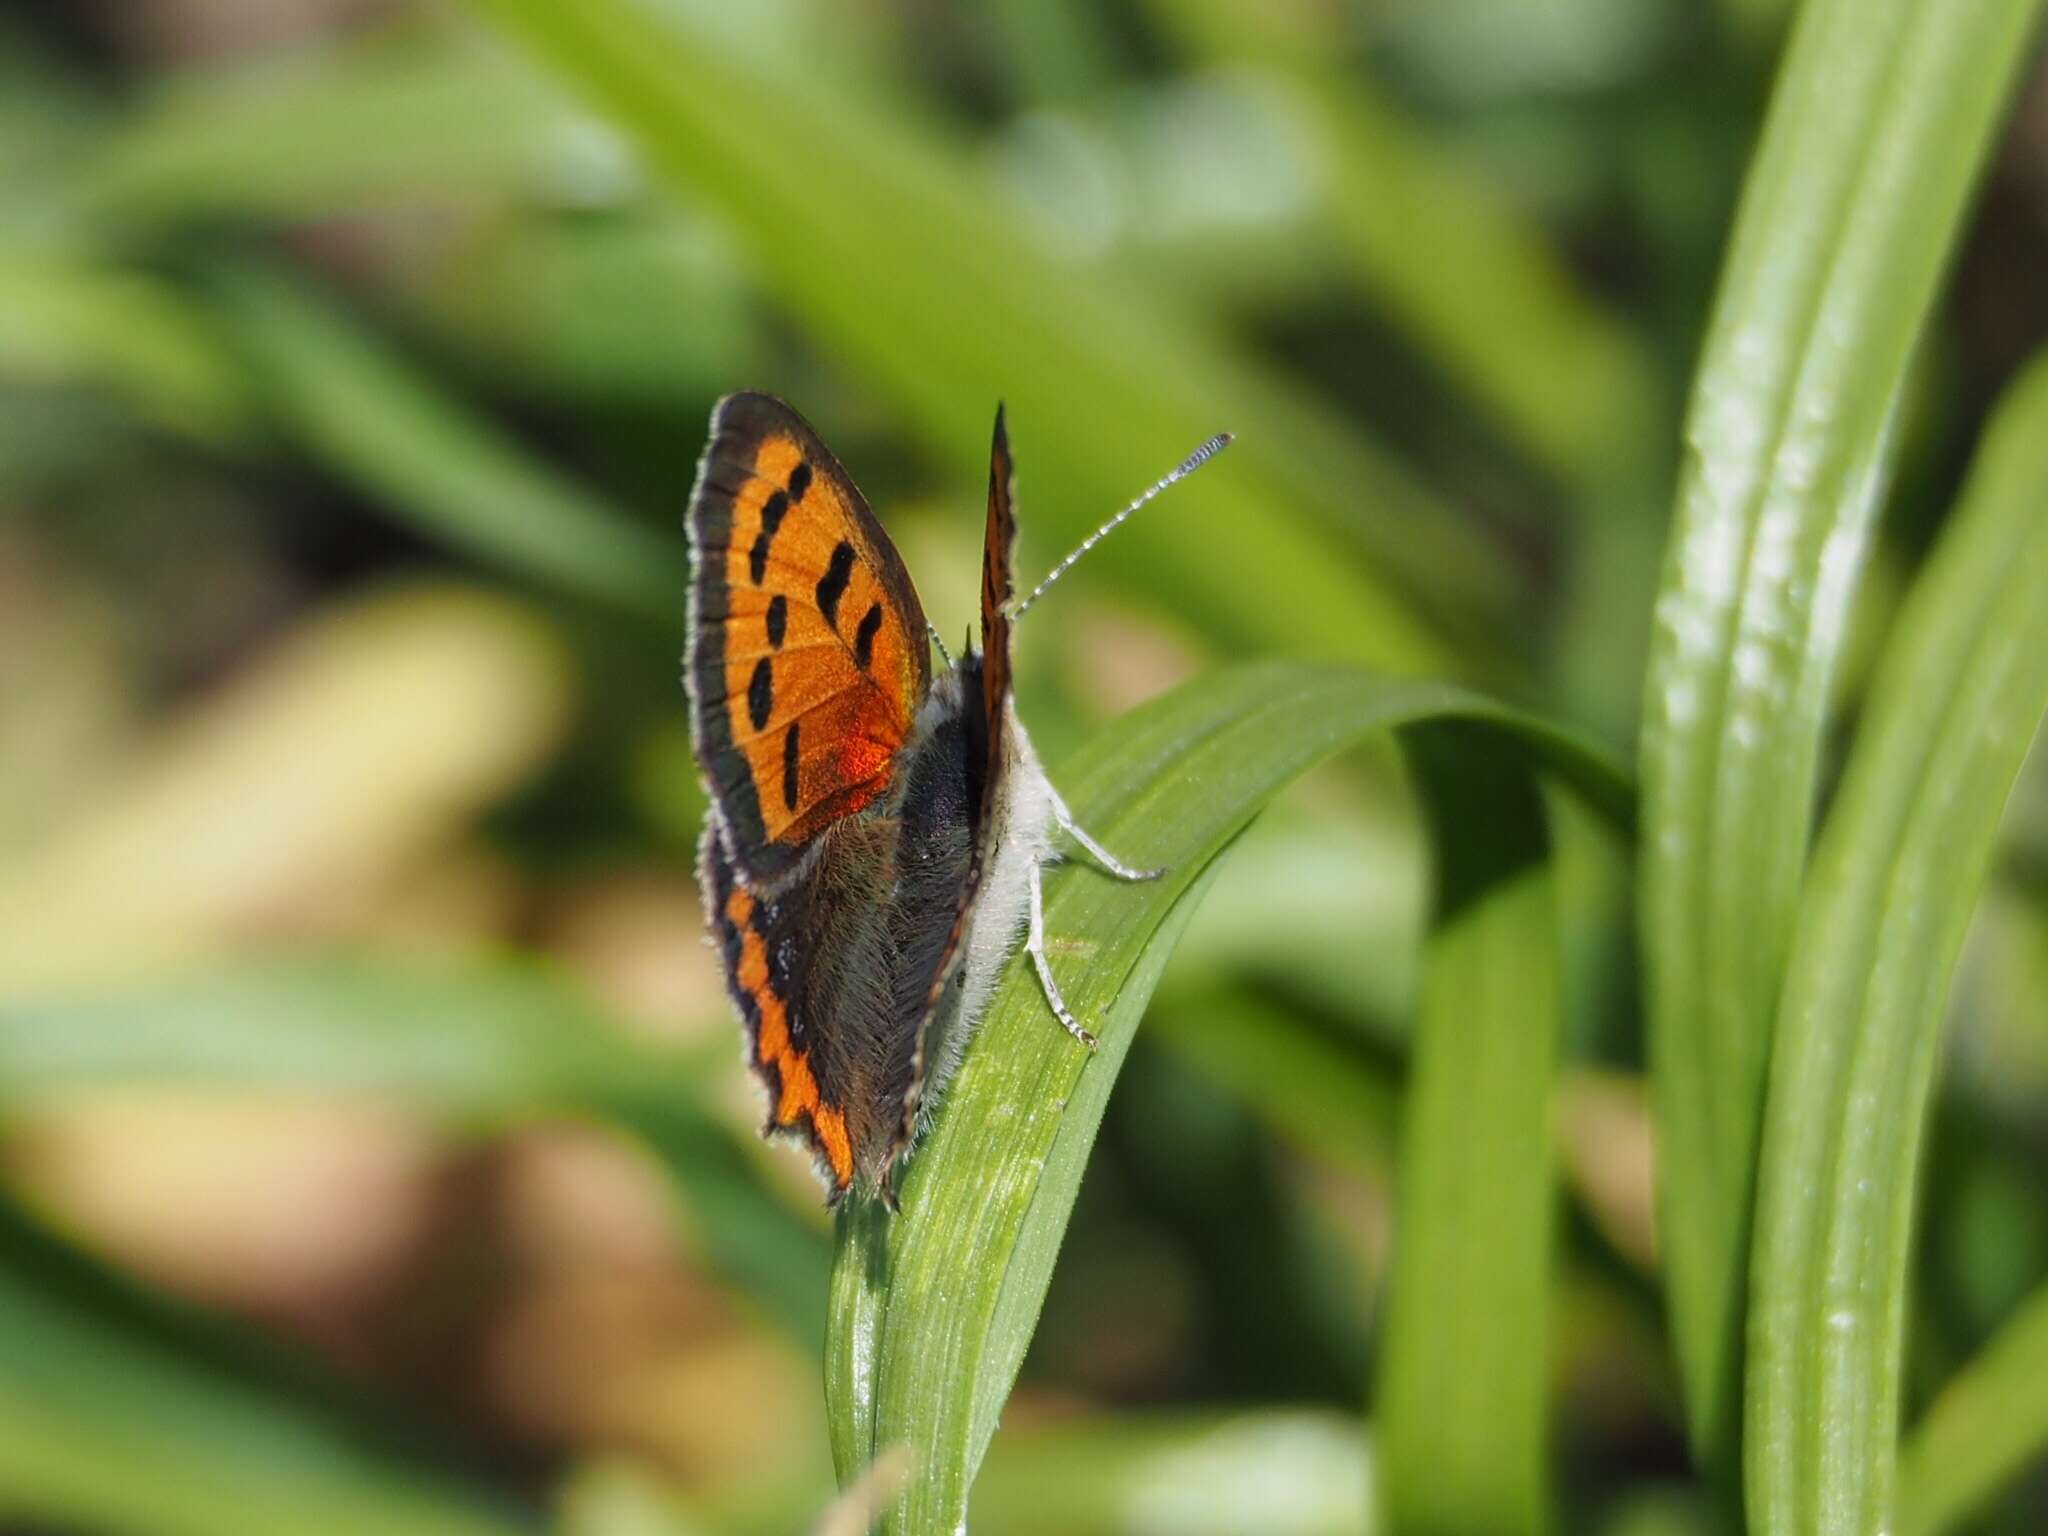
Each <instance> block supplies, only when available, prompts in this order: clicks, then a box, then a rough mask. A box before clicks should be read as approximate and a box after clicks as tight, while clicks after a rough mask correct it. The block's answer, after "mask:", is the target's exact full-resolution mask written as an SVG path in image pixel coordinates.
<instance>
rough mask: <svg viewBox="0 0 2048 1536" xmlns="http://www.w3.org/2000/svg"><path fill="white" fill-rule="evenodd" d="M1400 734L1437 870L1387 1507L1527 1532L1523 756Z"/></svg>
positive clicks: (1532, 1328)
mask: <svg viewBox="0 0 2048 1536" xmlns="http://www.w3.org/2000/svg"><path fill="white" fill-rule="evenodd" d="M1408 743H1409V757H1410V760H1411V762H1413V764H1414V765H1415V770H1416V780H1417V783H1418V785H1419V787H1420V789H1421V795H1422V802H1423V806H1424V811H1425V817H1426V819H1427V821H1428V823H1429V827H1430V833H1431V842H1432V845H1433V847H1434V848H1435V850H1436V857H1437V880H1436V896H1435V902H1434V911H1433V913H1432V920H1431V924H1430V930H1429V935H1428V937H1427V938H1426V939H1425V941H1424V946H1423V969H1422V977H1423V980H1422V1006H1421V1016H1420V1019H1419V1021H1418V1024H1417V1029H1416V1037H1415V1048H1414V1053H1413V1057H1412V1060H1411V1063H1410V1069H1409V1071H1410V1077H1409V1085H1408V1092H1407V1096H1406V1100H1405V1104H1406V1124H1405V1125H1404V1127H1403V1130H1402V1138H1401V1148H1402V1151H1401V1166H1400V1178H1399V1186H1398V1191H1397V1196H1396V1206H1395V1220H1396V1227H1395V1240H1394V1263H1393V1271H1392V1274H1391V1275H1390V1277H1389V1280H1388V1295H1387V1313H1386V1321H1385V1324H1384V1329H1383V1344H1382V1353H1381V1357H1380V1375H1379V1391H1378V1400H1377V1406H1376V1412H1375V1415H1374V1417H1375V1419H1376V1421H1377V1423H1378V1425H1379V1430H1380V1445H1381V1450H1382V1460H1381V1467H1382V1491H1383V1497H1384V1499H1385V1505H1384V1508H1385V1511H1386V1515H1387V1525H1388V1528H1389V1529H1391V1530H1395V1531H1401V1532H1410V1533H1415V1536H1455V1533H1468V1536H1532V1533H1535V1532H1539V1531H1541V1530H1542V1529H1543V1528H1544V1524H1545V1521H1546V1519H1547V1517H1548V1507H1549V1493H1548V1477H1547V1470H1546V1463H1547V1457H1546V1454H1545V1451H1546V1441H1545V1430H1546V1423H1545V1414H1544V1409H1545V1405H1546V1401H1547V1395H1548V1394H1547V1386H1548V1381H1549V1373H1550V1362H1549V1351H1548V1349H1547V1347H1546V1346H1547V1340H1548V1337H1549V1328H1548V1326H1547V1313H1548V1310H1549V1304H1550V1290H1549V1280H1550V1250H1551V1235H1552V1227H1553V1224H1554V1206H1555V1190H1554V1182H1553V1170H1552V1158H1551V1151H1550V1142H1551V1135H1550V1100H1551V1088H1552V1084H1553V1082H1554V1079H1555V1075H1556V1054H1557V1033H1558V1017H1559V1012H1560V1005H1559V977H1558V931H1557V908H1556V901H1555V894H1554V891H1553V888H1552V877H1551V865H1550V847H1549V839H1548V837H1547V836H1546V833H1545V829H1544V810H1543V803H1542V798H1541V795H1540V794H1539V792H1538V789H1537V785H1536V783H1535V780H1534V779H1533V777H1532V776H1531V775H1530V773H1529V771H1528V765H1527V764H1526V763H1525V762H1518V761H1516V760H1515V759H1514V757H1512V756H1510V755H1508V754H1505V753H1503V752H1501V751H1500V750H1499V745H1498V743H1496V742H1493V741H1489V740H1488V739H1487V737H1486V736H1485V734H1483V733H1481V732H1478V731H1475V730H1473V729H1472V728H1471V727H1469V726H1464V727H1454V726H1436V727H1432V728H1428V729H1423V730H1416V731H1411V732H1409V733H1408Z"/></svg>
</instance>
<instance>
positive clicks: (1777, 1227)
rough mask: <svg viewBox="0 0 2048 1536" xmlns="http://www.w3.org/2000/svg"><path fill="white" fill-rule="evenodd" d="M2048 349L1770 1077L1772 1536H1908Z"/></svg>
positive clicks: (1882, 738) (1759, 1301) (1762, 1358)
mask: <svg viewBox="0 0 2048 1536" xmlns="http://www.w3.org/2000/svg"><path fill="white" fill-rule="evenodd" d="M2043 486H2048V355H2044V356H2043V357H2042V358H2041V359H2039V360H2037V361H2036V362H2035V363H2034V364H2033V365H2031V367H2030V368H2029V369H2028V371H2027V373H2026V374H2025V375H2024V376H2023V377H2022V379H2021V380H2020V381H2019V382H2018V383H2017V384H2015V385H2014V386H2013V387H2012V389H2011V390H2010V391H2009V392H2008V394H2007V396H2006V399H2005V401H2004V402H2003V403H2002V404H2001V406H2000V407H1999V409H1998V411H1997V413H1996V415H1995V416H1994V418H1993V420H1992V424H1991V426H1990V428H1989V429H1988V431H1987V433H1986V436H1985V440H1984V443H1983V445H1982V447H1981V449H1980V450H1979V453H1978V456H1977V460H1976V462H1975V464H1974V465H1973V466H1972V468H1971V471H1970V475H1969V479H1968V481H1967V483H1966V485H1965V487H1964V491H1963V498H1962V502H1961V505H1960V507H1959V509H1958V510H1957V512H1956V514H1955V516H1954V518H1953V520H1952V522H1951V524H1950V525H1949V526H1948V527H1947V528H1946V529H1945V530H1944V531H1943V533H1942V536H1941V539H1940V541H1939V543H1938V544H1937V546H1936V549H1935V553H1934V555H1933V556H1932V558H1931V559H1930V560H1929V562H1928V565H1927V568H1926V570H1925V571H1924V572H1923V573H1922V574H1921V576H1920V578H1919V580H1918V581H1917V582H1915V584H1914V586H1913V589H1912V591H1911V592H1910V594H1909V595H1908V597H1907V600H1906V603H1905V605H1904V608H1903V609H1902V611H1901V613H1900V615H1899V619H1898V623H1897V626H1896V627H1895V629H1894V630H1893V632H1892V635H1891V638H1890V640H1889V642H1888V643H1887V646H1886V649H1885V652H1884V656H1883V658H1882V659H1881V661H1880V662H1879V664H1878V667H1877V670H1876V672H1875V674H1874V676H1873V678H1872V682H1871V686H1870V693H1869V702H1868V705H1867V709H1866V714H1865V718H1864V721H1863V723H1862V725H1861V727H1860V728H1859V729H1858V731H1857V734H1856V740H1855V743H1854V745H1853V747H1852V748H1851V750H1850V753H1849V757H1848V761H1847V764H1846V766H1845V768H1844V770H1843V776H1842V786H1841V791H1840V794H1839V796H1838V798H1837V800H1836V802H1835V805H1834V808H1833V810H1832V811H1831V812H1830V813H1829V816H1828V821H1827V825H1826V827H1825V829H1824V830H1823V832H1822V835H1821V839H1820V843H1819V846H1818V847H1817V849H1816V851H1815V855H1814V861H1813V870H1812V873H1811V874H1810V876H1809V877H1808V881H1807V894H1806V898H1805V902H1804V905H1803V907H1802V910H1801V912H1800V918H1799V928H1798V933H1797V937H1796V940H1795V942H1794V945H1793V950H1792V957H1791V961H1790V964H1789V967H1788V969H1787V975H1786V984H1785V999H1784V1004H1783V1007H1782V1009H1781V1011H1780V1013H1779V1018H1778V1031H1777V1041H1776V1044H1775V1047H1774V1050H1773V1055H1772V1061H1771V1079H1770V1093H1769V1098H1768V1101H1767V1104H1766V1111H1765V1123H1764V1133H1763V1149H1762V1159H1761V1167H1760V1177H1759V1184H1758V1200H1757V1220H1756V1253H1755V1261H1754V1266H1753V1271H1752V1278H1751V1302H1750V1307H1751V1317H1750V1340H1749V1365H1748V1369H1749V1380H1750V1385H1749V1388H1748V1392H1747V1411H1746V1417H1745V1424H1744V1461H1745V1471H1746V1479H1745V1481H1746V1485H1747V1487H1746V1491H1747V1502H1748V1505H1749V1510H1750V1517H1751V1520H1752V1522H1753V1524H1754V1527H1755V1529H1757V1530H1758V1531H1762V1532H1779V1531H1798V1532H1801V1533H1813V1536H1852V1533H1853V1536H1862V1533H1867V1532H1871V1531H1886V1530H1891V1529H1893V1528H1894V1527H1893V1513H1894V1511H1893V1508H1892V1505H1893V1499H1894V1489H1895V1483H1896V1454H1897V1445H1896V1441H1897V1429H1898V1415H1899V1389H1900V1368H1901V1357H1902V1355H1903V1353H1904V1348H1905V1326H1906V1315H1907V1313H1906V1285H1907V1258H1908V1252H1909V1249H1910V1246H1911V1240H1912V1231H1913V1189H1914V1177H1915V1173H1916V1170H1917V1168H1918V1165H1919V1158H1920V1147H1921V1141H1922V1136H1923V1132H1924V1129H1925V1124H1926V1119H1927V1111H1928V1103H1929V1099H1930V1096H1931V1094H1932V1091H1933V1082H1934V1068H1935V1062H1936V1059H1937V1057H1938V1054H1939V1050H1938V1048H1939V1044H1940V1037H1941V1023H1942V1016H1943V1012H1944V1007H1945V1004H1946V1000H1947V994H1948V985H1949V979H1950V975H1951V973H1952V972H1953V970H1954V966H1955V961H1956V956H1957V954H1958V952H1959V951H1960V949H1961V947H1962V942H1963V936H1964V933H1965V932H1966V930H1967V929H1968V926H1969V921H1970V914H1971V911H1972V909H1973V908H1974V906H1975V904H1976V898H1977V893H1978V890H1979V888H1980V887H1981V885H1982V883H1983V881H1984V878H1985V874H1986V872H1987V869H1988V867H1989V864H1990V861H1991V855H1992V852H1993V850H1994V848H1995V846H1996V839H1997V832H1998V823H1999V818H2000V814H2001V812H2002V810H2003V807H2004V805H2005V802H2006V799H2007V797H2008V796H2009V795H2010V794H2011V792H2012V787H2013V784H2014V781H2015V780H2016V779H2017V777H2018V775H2019V771H2020V768H2021V765H2022V763H2023V761H2024V760H2025V757H2026V753H2027V747H2028V744H2029V742H2030V741H2031V740H2032V738H2033V736H2034V734H2035V731H2036V729H2037V728H2038V726H2039V724H2040V721H2041V719H2042V716H2043V714H2044V712H2048V603H2044V602H2042V600H2041V595H2042V593H2044V592H2048V518H2044V517H2042V515H2041V495H2042V487H2043Z"/></svg>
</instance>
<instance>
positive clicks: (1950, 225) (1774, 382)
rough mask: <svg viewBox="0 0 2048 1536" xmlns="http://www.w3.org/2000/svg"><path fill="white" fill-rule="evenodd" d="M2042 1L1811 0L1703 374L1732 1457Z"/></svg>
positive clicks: (1702, 1018) (1723, 1300)
mask: <svg viewBox="0 0 2048 1536" xmlns="http://www.w3.org/2000/svg"><path fill="white" fill-rule="evenodd" d="M2038 10H2039V5H2038V3H2037V0H1971V3H1967V4H1962V5H1955V4H1949V3H1946V0H1811V3H1810V4H1808V5H1807V6H1806V7H1805V9H1804V10H1803V11H1802V13H1801V15H1800V18H1799V23H1798V26H1797V29H1796V31H1795V33H1794V35H1793V38H1792V40H1791V43H1790V45H1789V48H1788V51H1787V55H1786V58H1785V61H1784V64H1783V66H1782V68H1781V70H1780V72H1779V78H1778V83H1777V87H1776V90H1775V92H1774V94H1773V97H1772V102H1771V109H1770V113H1769V117H1768V121H1767V122H1766V125H1765V129H1764V134H1763V139H1762V142H1761V144H1760V145H1759V147H1758V150H1757V154H1756V159H1755V162H1754V164H1753V165H1752V167H1751V169H1750V173H1749V177H1748V181H1747V183H1746V185H1745V187H1744V189H1743V198H1742V207H1741V211H1740V214H1739V216H1738V218H1737V221H1736V227H1735V233H1734V237H1733V240H1732V243H1731V246H1730V248H1729V253H1728V257H1727V264H1726V267H1725V269H1724V271H1723V273H1722V277H1721V283H1720V291H1719V293H1718V295H1717V297H1716V301H1715V309H1714V316H1713V320H1712V323H1711V325H1710V326H1709V330H1708V335H1707V340H1706V346H1705V351H1704V355H1703V357H1702V360H1701V363H1700V368H1699V372H1698V374H1697V376H1696V378H1695V380H1694V385H1693V397H1692V403H1691V407H1690V411H1689V416H1688V420H1687V424H1686V446H1687V459H1686V463H1685V466H1684V470H1683V473H1682V475H1681V479H1680V484H1679V490H1678V500H1677V510H1676V522H1675V526H1674V528H1673V531H1672V536H1671V543H1670V547H1669V553H1668V562H1667V568H1666V574H1665V579H1664V585H1663V589H1662V593H1661V596H1660V598H1659V600H1658V605H1657V613H1656V627H1655V636H1654V640H1653V647H1652V656H1651V662H1650V668H1649V676H1648V689H1647V695H1646V699H1645V704H1644V725H1643V737H1642V774H1643V795H1644V821H1645V825H1644V836H1643V878H1642V884H1641V889H1640V897H1639V918H1640V926H1641V935H1642V946H1643V950H1644V956H1645V964H1646V969H1647V977H1646V983H1647V1001H1648V1005H1649V1022H1650V1054H1651V1063H1652V1067H1653V1070H1654V1087H1655V1092H1656V1108H1657V1114H1658V1120H1659V1125H1660V1131H1661V1135H1662V1145H1661V1148H1660V1154H1659V1156H1660V1167H1661V1170H1662V1173H1661V1178H1662V1199H1661V1207H1662V1208H1661V1221H1662V1235H1663V1243H1664V1252H1665V1256H1666V1258H1665V1264H1666V1286H1667V1291H1668V1297H1669V1302H1670V1307H1671V1312H1672V1318H1673V1335H1674V1342H1675V1345H1676V1348H1677V1353H1678V1358H1679V1363H1680V1366H1681V1368H1682V1370H1681V1375H1682V1378H1683V1386H1684V1392H1685V1401H1686V1410H1687V1418H1688V1421H1689V1424H1690V1427H1691V1431H1692V1436H1693V1442H1694V1445H1695V1448H1696V1449H1697V1450H1698V1451H1699V1453H1700V1454H1701V1455H1702V1456H1703V1457H1704V1458H1706V1459H1707V1460H1708V1461H1709V1462H1711V1463H1717V1464H1721V1465H1724V1466H1725V1465H1726V1464H1727V1463H1728V1461H1729V1459H1730V1449H1731V1437H1732V1432H1733V1427H1734V1417H1735V1408H1736V1404H1737V1402H1738V1400H1739V1390H1738V1385H1737V1383H1738V1377H1739V1372H1740V1366H1741V1335H1742V1329H1741V1317H1742V1305H1743V1284H1744V1276H1745V1274H1746V1272H1747V1271H1746V1251H1747V1237H1748V1231H1749V1213H1750V1208H1751V1192H1752V1189H1753V1185H1754V1177H1755V1175H1754V1170H1755V1158H1756V1135H1757V1127H1758V1124H1759V1116H1760V1113H1761V1104H1762V1092H1763V1082H1764V1073H1765V1064H1766V1061H1767V1059H1768V1055H1769V1040H1770V1030H1771V1021H1772V1018H1773V1016H1774V1014H1775V1012H1776V1009H1777V1003H1778V994H1779V989H1780V986H1781V982H1782V979H1783V972H1784V961H1785V955H1786V952H1787V949H1788V947H1789V944H1790V941H1791V932H1792V926H1793V922H1794V920H1795V917H1796V914H1797V909H1798V900H1799V890H1800V880H1801V876H1802V873H1803V870H1804V866H1805V861H1806V855H1807V844H1808V837H1809V832H1810V829H1811V823H1812V816H1813V802H1814V795H1815V776H1816V764H1817V762H1818V758H1819V751H1820V743H1821V735H1822V731H1823V728H1824V725H1825V723H1826V711H1827V702H1828V689H1829V680H1830V676H1831V674H1832V672H1833V669H1834V663H1835V659H1836V655H1837V653H1838V651H1839V650H1840V647H1841V641H1842V635H1843V630H1844V627H1845V621H1846V617H1847V614H1848V610H1849V604H1850V598H1851V596H1852V595H1853V592H1854V589H1855V586H1856V581H1857V576H1858V573H1859V569H1860V566H1861V564H1862V556H1863V550H1864V544H1865V540H1866V536H1867V533H1868V529H1869V525H1870V520H1871V516H1872V512H1873V510H1874V508H1875V507H1876V505H1877V503H1878V500H1879V498H1880V493H1881V491H1882V488H1883V485H1884V483H1885V479H1886V476H1887V474H1888V472H1889V468H1890V464H1891V458H1892V454H1891V439H1892V436H1893V423H1894V416H1895V414H1896V408H1897V402H1898V400H1899V397H1900V388H1901V381H1902V379H1903V378H1904V375H1905V370H1906V366H1907V363H1908V361H1909V359H1910V357H1911V354H1912V352H1913V349H1914V346H1915V344H1916V342H1917V340H1918V338H1919V336H1920V333H1921V331H1922V329H1923V327H1924V324H1925V321H1926V317H1927V315H1928V312H1929V309H1930V307H1931V305H1932V303H1933V300H1934V296H1935V293H1936V290H1937V287H1938V284H1939V280H1940V277H1941V273H1942V270H1943V268H1944V267H1945V265H1946V263H1947V261H1948V257H1949V253H1950V251H1951V249H1952V248H1953V246H1954V243H1955V239H1956V234H1957V231H1958V229H1959V228H1960V225H1961V221H1962V216H1963V212H1964V209H1965V207H1966V206H1967V203H1968V200H1969V193H1970V190H1971V188H1972V186H1973V185H1974V183H1975V181H1976V179H1977V173H1978V171H1979V169H1980V168H1981V166H1982V164H1983V161H1984V157H1985V155H1986V154H1987V153H1988V151H1989V149H1990V146H1991V144H1992V142H1993V140H1994V138H1995V130H1996V128H1997V125H1998V123H1999V120H2000V115H2001V108H2002V105H2003V103H2004V101H2005V98H2006V94H2007V90H2008V87H2009V85H2010V83H2011V80H2012V78H2013V74H2014V70H2015V68H2016V65H2017V63H2018V61H2019V59H2020V58H2021V56H2022V54H2023V51H2024V45H2025V41H2026V37H2027V34H2028V31H2029V24H2030V22H2031V21H2032V19H2033V17H2034V15H2035V14H2036V13H2037V12H2038Z"/></svg>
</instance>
